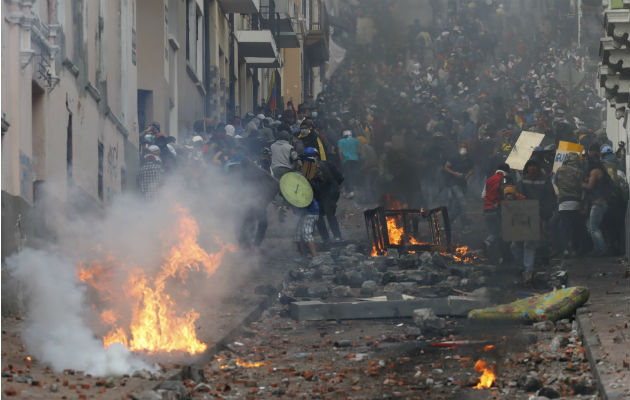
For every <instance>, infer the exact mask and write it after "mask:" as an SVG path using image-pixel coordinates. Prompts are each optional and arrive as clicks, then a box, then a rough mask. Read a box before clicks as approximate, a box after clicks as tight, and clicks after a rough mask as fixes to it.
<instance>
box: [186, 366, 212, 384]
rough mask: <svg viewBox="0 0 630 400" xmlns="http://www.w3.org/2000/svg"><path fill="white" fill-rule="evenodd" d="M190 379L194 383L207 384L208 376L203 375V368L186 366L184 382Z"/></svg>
mask: <svg viewBox="0 0 630 400" xmlns="http://www.w3.org/2000/svg"><path fill="white" fill-rule="evenodd" d="M187 379H190V380H191V381H193V382H205V381H206V376H205V375H204V373H203V368H197V367H194V366H192V365H184V367H182V380H183V381H185V380H187Z"/></svg>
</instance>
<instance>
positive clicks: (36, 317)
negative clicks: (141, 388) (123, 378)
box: [6, 248, 153, 376]
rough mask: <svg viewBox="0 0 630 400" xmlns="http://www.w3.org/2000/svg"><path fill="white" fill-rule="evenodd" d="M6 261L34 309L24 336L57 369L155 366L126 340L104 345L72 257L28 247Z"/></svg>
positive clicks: (99, 371) (117, 370) (120, 370)
mask: <svg viewBox="0 0 630 400" xmlns="http://www.w3.org/2000/svg"><path fill="white" fill-rule="evenodd" d="M6 264H7V267H8V269H9V271H10V272H11V274H12V275H13V277H15V278H16V279H17V281H18V282H19V284H20V285H21V286H22V288H23V290H24V298H25V299H26V306H27V309H28V313H27V319H26V323H25V327H24V332H23V340H24V344H25V345H26V347H27V348H28V349H29V351H30V352H31V353H32V354H33V355H34V356H35V357H36V358H37V359H38V360H40V361H41V362H43V363H45V364H48V365H50V366H51V367H52V368H53V369H54V370H58V371H59V370H63V369H76V370H81V371H85V372H86V373H89V374H92V375H95V376H104V375H123V374H128V373H131V372H133V371H135V370H139V369H147V370H151V369H153V368H152V367H150V366H149V365H148V364H146V363H144V362H143V361H141V360H140V359H138V358H137V357H135V356H133V355H132V354H131V353H130V352H129V351H128V350H127V349H126V348H125V347H124V346H122V345H120V344H116V345H113V346H111V347H109V348H108V349H105V348H103V343H102V342H101V340H100V338H97V337H95V336H94V332H93V331H92V330H91V329H90V328H89V327H88V326H87V325H86V323H85V320H84V312H85V309H84V304H85V302H84V301H85V287H83V286H81V285H80V283H79V280H78V278H77V276H76V274H75V263H73V262H72V261H71V260H70V259H68V258H66V257H65V256H63V255H60V254H58V253H57V252H54V251H49V250H34V249H28V248H27V249H25V250H23V251H22V252H20V253H19V254H16V255H13V256H11V257H9V258H8V259H7V260H6Z"/></svg>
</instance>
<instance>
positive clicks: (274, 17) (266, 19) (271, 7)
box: [260, 0, 300, 48]
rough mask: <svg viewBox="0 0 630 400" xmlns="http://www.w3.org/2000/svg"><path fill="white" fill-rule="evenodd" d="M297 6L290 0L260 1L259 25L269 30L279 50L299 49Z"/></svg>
mask: <svg viewBox="0 0 630 400" xmlns="http://www.w3.org/2000/svg"><path fill="white" fill-rule="evenodd" d="M296 14H297V5H296V4H295V3H294V2H293V1H292V0H261V3H260V18H261V25H262V27H263V28H265V29H270V30H271V32H272V33H274V36H275V38H276V43H277V44H278V47H279V48H299V47H300V40H299V39H298V35H297V28H296V25H297V24H296V17H295V16H296Z"/></svg>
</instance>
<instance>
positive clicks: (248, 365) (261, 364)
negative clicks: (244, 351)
mask: <svg viewBox="0 0 630 400" xmlns="http://www.w3.org/2000/svg"><path fill="white" fill-rule="evenodd" d="M269 364H271V361H254V362H251V361H245V360H242V359H240V358H237V359H236V365H238V366H239V367H243V368H259V367H264V366H267V365H269Z"/></svg>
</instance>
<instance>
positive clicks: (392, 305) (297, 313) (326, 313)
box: [289, 296, 488, 321]
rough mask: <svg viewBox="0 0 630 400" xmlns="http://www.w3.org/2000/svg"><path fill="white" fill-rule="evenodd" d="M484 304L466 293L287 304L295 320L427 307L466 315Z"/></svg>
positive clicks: (407, 313)
mask: <svg viewBox="0 0 630 400" xmlns="http://www.w3.org/2000/svg"><path fill="white" fill-rule="evenodd" d="M487 305H488V303H487V301H485V300H484V299H479V298H476V297H467V296H448V297H440V298H414V299H410V300H385V301H351V302H338V303H324V302H322V301H319V300H313V301H296V302H293V303H291V304H289V315H290V316H291V318H293V319H295V320H297V321H322V320H333V319H367V318H411V317H413V311H414V310H417V309H419V308H430V309H432V310H433V312H434V313H435V314H436V315H448V316H453V317H465V316H467V315H468V313H469V312H470V311H471V310H473V309H475V308H479V307H485V306H487Z"/></svg>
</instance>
